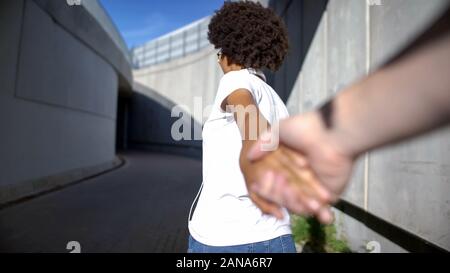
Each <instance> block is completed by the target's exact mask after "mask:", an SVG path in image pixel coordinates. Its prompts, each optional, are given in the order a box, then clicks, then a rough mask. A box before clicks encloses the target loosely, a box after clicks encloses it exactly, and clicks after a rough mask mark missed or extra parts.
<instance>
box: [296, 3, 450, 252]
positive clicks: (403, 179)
mask: <svg viewBox="0 0 450 273" xmlns="http://www.w3.org/2000/svg"><path fill="white" fill-rule="evenodd" d="M370 2H371V3H374V4H375V5H368V4H367V3H366V1H361V0H345V1H344V0H342V1H329V3H328V6H327V9H326V11H325V13H324V14H323V16H322V20H321V22H320V24H319V27H318V30H317V31H316V34H315V37H314V39H313V42H312V44H311V46H310V48H309V51H308V54H307V56H306V59H305V60H304V63H303V66H302V69H301V71H300V73H299V75H298V78H297V81H296V83H295V86H294V88H293V90H292V93H291V96H290V98H289V100H288V108H289V110H290V112H291V114H295V113H302V112H305V111H309V110H312V109H314V108H315V107H317V106H319V105H320V104H321V103H322V102H323V101H324V100H325V99H326V98H328V97H330V96H332V95H333V94H335V93H336V92H337V91H338V90H340V89H342V88H343V87H345V86H347V85H349V84H351V83H352V82H354V81H355V80H357V79H358V78H360V77H362V76H364V75H366V74H367V72H368V71H370V70H373V69H376V68H377V67H378V66H379V65H380V64H381V63H383V62H384V61H386V60H387V59H388V58H389V57H390V56H392V55H393V54H395V53H396V52H398V51H399V50H400V49H401V48H402V47H403V46H404V45H405V44H407V43H408V42H409V41H411V40H412V39H413V38H414V37H416V36H417V35H418V34H420V32H421V31H423V30H424V29H425V28H426V27H427V26H428V25H429V24H430V22H432V20H433V19H434V18H436V16H438V15H439V14H440V13H441V12H443V11H444V10H445V7H446V5H448V3H449V2H448V1H445V0H442V1H440V0H433V1H421V0H413V1H411V0H389V1H383V0H381V1H378V2H379V3H380V5H376V3H377V1H370ZM449 162H450V130H449V129H443V130H440V131H438V132H435V133H432V134H428V135H426V136H423V137H420V138H417V139H415V140H412V141H408V142H405V143H403V144H400V145H395V146H393V147H389V148H386V149H383V150H378V151H375V152H371V153H370V154H368V155H366V156H364V157H362V158H361V159H360V160H359V162H358V163H357V166H356V169H355V171H354V175H353V178H352V183H351V185H350V187H349V188H348V190H347V191H346V193H345V195H344V199H345V200H347V201H349V202H350V203H352V204H354V205H356V206H358V207H360V208H362V209H364V210H366V211H368V212H369V213H371V214H373V215H375V216H377V217H379V218H381V219H383V220H385V221H387V222H389V223H392V224H394V225H396V226H398V227H400V228H402V229H404V230H406V231H409V232H411V233H412V234H415V235H417V236H418V237H420V238H423V239H424V240H426V241H429V242H431V243H433V244H436V245H437V246H440V247H442V248H444V249H447V250H450V229H449V227H450V195H449V193H450V163H449ZM337 214H338V215H337V219H338V221H337V223H338V226H339V231H340V234H341V235H342V236H343V237H345V238H347V240H348V241H349V243H350V246H351V247H352V249H353V250H355V251H361V252H365V251H366V249H365V246H366V243H367V242H369V241H378V242H379V243H381V251H382V252H402V251H405V249H403V248H402V247H401V246H399V245H397V244H396V243H395V242H391V241H389V240H387V239H386V238H384V237H383V236H381V235H379V234H378V233H376V232H374V231H373V230H371V229H370V228H368V227H366V226H365V224H364V223H362V222H360V221H358V220H356V219H353V218H351V217H349V216H346V215H345V214H343V213H341V212H338V213H337Z"/></svg>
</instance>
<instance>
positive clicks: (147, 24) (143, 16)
mask: <svg viewBox="0 0 450 273" xmlns="http://www.w3.org/2000/svg"><path fill="white" fill-rule="evenodd" d="M100 2H101V4H102V5H103V7H104V8H105V9H106V11H107V12H108V13H109V15H110V16H111V18H112V20H113V21H114V23H115V24H116V26H117V28H118V29H119V31H120V32H121V33H122V36H123V37H124V39H125V42H126V43H127V45H128V47H129V48H132V47H133V46H138V45H141V44H143V43H145V42H147V41H149V40H152V39H153V38H157V37H159V36H161V35H164V34H166V33H168V32H171V31H173V30H176V29H178V28H180V27H183V26H185V25H187V24H189V23H192V22H193V21H196V20H198V19H200V18H203V17H205V16H208V15H212V14H213V13H214V11H215V10H217V9H219V8H220V7H221V6H222V4H223V0H100Z"/></svg>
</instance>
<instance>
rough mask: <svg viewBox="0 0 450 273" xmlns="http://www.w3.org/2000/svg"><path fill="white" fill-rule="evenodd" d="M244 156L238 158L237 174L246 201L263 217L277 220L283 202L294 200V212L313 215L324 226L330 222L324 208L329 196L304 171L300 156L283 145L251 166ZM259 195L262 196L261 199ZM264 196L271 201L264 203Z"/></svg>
mask: <svg viewBox="0 0 450 273" xmlns="http://www.w3.org/2000/svg"><path fill="white" fill-rule="evenodd" d="M245 154H246V153H243V154H242V155H243V156H241V160H240V165H241V170H242V173H243V174H244V178H245V181H246V184H247V188H248V190H249V196H250V198H251V199H252V201H253V202H254V203H255V204H256V205H257V206H258V207H259V208H260V209H261V210H262V212H263V213H266V214H271V215H274V216H276V217H277V218H279V219H281V218H283V214H282V211H281V207H285V206H286V205H287V204H286V203H285V200H291V199H292V198H295V200H296V201H297V203H296V206H295V211H294V212H296V213H300V212H301V214H303V215H317V216H319V217H321V218H323V222H326V223H328V222H331V221H332V218H333V217H332V214H331V212H330V210H329V208H328V203H329V202H330V194H329V193H328V191H327V190H326V188H325V187H323V186H322V185H321V184H320V183H319V182H318V180H317V179H316V178H315V176H314V174H313V172H312V171H311V170H310V169H309V168H307V167H306V161H305V158H304V157H303V156H302V155H300V154H299V153H296V152H295V151H294V150H292V149H290V148H288V147H287V146H283V145H282V146H279V147H278V149H277V150H275V151H272V152H270V153H268V154H265V155H264V157H262V158H261V159H260V160H258V161H255V162H250V161H249V160H248V159H247V158H246V156H245ZM286 189H289V191H286ZM259 193H263V196H261V195H260V194H259ZM266 196H270V197H271V198H270V199H267V198H266ZM288 209H290V208H288ZM321 215H322V216H321Z"/></svg>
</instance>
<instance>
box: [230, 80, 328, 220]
mask: <svg viewBox="0 0 450 273" xmlns="http://www.w3.org/2000/svg"><path fill="white" fill-rule="evenodd" d="M221 107H222V110H224V111H227V112H231V113H233V114H234V118H235V120H236V124H237V125H238V127H239V130H240V133H241V137H242V149H241V155H240V159H239V165H240V168H241V171H242V173H243V175H244V178H245V180H246V185H247V188H249V187H252V184H253V182H254V181H256V180H257V179H258V178H260V177H261V175H262V176H263V177H264V176H265V177H266V179H267V180H268V181H270V180H271V179H274V178H275V179H278V180H279V182H278V183H277V184H276V185H275V186H274V187H271V188H270V189H268V190H270V191H274V192H277V191H279V190H280V189H281V188H282V186H283V183H292V184H293V185H296V186H295V191H296V193H297V195H299V196H301V199H302V204H303V205H302V210H303V211H304V212H305V213H309V214H317V213H318V212H319V211H323V212H322V214H324V215H325V216H324V217H325V218H327V219H331V214H330V213H327V211H328V210H327V209H325V210H323V209H322V207H323V205H324V204H326V203H327V202H328V201H329V194H328V191H327V190H325V188H324V187H322V185H321V184H320V183H319V182H318V180H315V179H313V178H312V177H313V175H312V172H311V171H310V170H306V169H301V168H298V166H300V165H302V164H303V163H302V161H303V158H302V157H301V156H300V155H298V154H297V153H295V152H294V151H293V150H291V149H289V148H287V147H285V146H279V147H278V149H277V150H275V151H273V152H271V153H270V154H268V155H267V156H265V157H264V158H263V159H262V160H261V161H258V162H253V163H252V162H250V161H249V160H248V158H247V156H246V155H247V152H248V151H249V149H250V148H251V147H252V146H253V144H254V143H255V142H256V141H257V139H258V137H259V136H260V135H261V133H263V132H264V131H266V130H267V129H268V128H269V127H270V124H269V123H268V121H267V120H266V119H265V118H264V116H263V115H262V114H261V112H260V111H259V109H258V106H257V105H256V103H255V101H254V99H253V96H252V94H251V93H250V91H248V90H246V89H238V90H236V91H234V92H233V93H232V94H230V95H229V96H228V97H227V98H226V99H225V100H224V102H223V103H222V105H221ZM296 162H297V164H296V165H295V166H294V167H291V165H292V164H293V163H294V164H295V163H296ZM268 171H269V172H268ZM270 171H274V172H277V173H280V174H281V176H280V177H270V176H271V174H270ZM263 173H264V174H263ZM249 192H250V191H249ZM250 198H251V199H252V200H253V201H254V202H255V204H256V205H257V206H258V207H260V208H261V210H262V211H263V212H265V213H268V214H272V215H275V216H277V217H278V218H281V217H280V216H282V214H281V211H280V207H279V206H278V205H275V203H273V202H270V201H265V200H263V199H261V198H260V197H259V196H257V195H256V194H250ZM281 205H282V204H281ZM324 221H327V220H324Z"/></svg>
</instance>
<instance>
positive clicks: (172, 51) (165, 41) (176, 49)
mask: <svg viewBox="0 0 450 273" xmlns="http://www.w3.org/2000/svg"><path fill="white" fill-rule="evenodd" d="M210 20H211V16H208V17H205V18H203V19H200V20H198V21H195V22H193V23H191V24H189V25H187V26H185V27H182V28H180V29H178V30H175V31H173V32H171V33H168V34H166V35H164V36H162V37H159V38H156V39H154V40H151V41H149V42H147V43H145V44H144V45H142V46H138V47H135V48H133V49H131V56H132V62H133V67H134V68H135V69H140V68H144V67H149V66H152V65H155V64H159V63H164V62H168V61H170V60H173V59H177V58H181V57H185V56H186V55H188V54H192V53H194V52H197V51H199V50H201V49H203V48H205V47H207V46H208V45H210V43H209V41H208V24H209V22H210Z"/></svg>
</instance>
